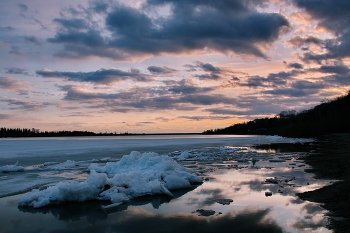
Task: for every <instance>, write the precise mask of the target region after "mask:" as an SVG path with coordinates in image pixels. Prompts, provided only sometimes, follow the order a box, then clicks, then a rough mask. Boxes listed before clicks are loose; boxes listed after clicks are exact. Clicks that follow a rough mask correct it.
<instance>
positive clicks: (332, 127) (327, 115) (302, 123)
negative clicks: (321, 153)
mask: <svg viewBox="0 0 350 233" xmlns="http://www.w3.org/2000/svg"><path fill="white" fill-rule="evenodd" d="M346 132H350V92H349V93H348V94H347V95H345V96H340V97H338V98H336V99H335V100H332V101H326V102H324V103H322V104H320V105H317V106H315V107H314V108H312V109H309V110H302V111H299V112H296V111H295V110H292V111H282V112H281V113H280V114H278V115H277V116H274V117H266V118H260V119H255V120H252V121H248V122H244V123H240V124H235V125H232V126H229V127H227V128H222V129H210V130H207V131H204V132H203V133H204V134H266V135H280V136H285V137H315V136H319V135H322V134H327V133H346Z"/></svg>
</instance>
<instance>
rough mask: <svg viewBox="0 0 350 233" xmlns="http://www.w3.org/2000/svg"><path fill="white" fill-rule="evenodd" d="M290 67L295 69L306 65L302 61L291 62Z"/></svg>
mask: <svg viewBox="0 0 350 233" xmlns="http://www.w3.org/2000/svg"><path fill="white" fill-rule="evenodd" d="M288 67H290V68H294V69H303V68H304V66H303V65H302V64H300V63H289V64H288Z"/></svg>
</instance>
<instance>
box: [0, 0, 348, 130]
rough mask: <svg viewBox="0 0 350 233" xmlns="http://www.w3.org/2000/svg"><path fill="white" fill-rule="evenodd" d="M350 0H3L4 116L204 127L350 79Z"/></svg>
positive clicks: (327, 94)
mask: <svg viewBox="0 0 350 233" xmlns="http://www.w3.org/2000/svg"><path fill="white" fill-rule="evenodd" d="M349 15H350V1H344V0H332V1H330V0H215V1H212V0H128V1H125V0H123V1H122V0H121V1H111V0H91V1H87V0H51V1H40V0H25V1H24V0H23V1H14V0H2V1H0V127H7V128H35V129H39V130H41V131H56V130H87V131H93V132H97V133H98V132H113V133H114V132H116V133H124V132H129V133H197V132H202V131H204V130H208V129H214V128H223V127H228V126H230V125H232V124H235V123H240V122H244V121H248V120H253V119H256V118H264V117H270V116H275V115H278V114H279V113H280V112H281V111H288V110H296V111H301V110H305V109H310V108H312V107H313V106H315V105H318V104H320V103H322V102H324V101H328V100H332V99H334V98H335V97H337V96H340V95H344V94H346V93H348V92H349V90H350V70H349V68H350V67H349V66H350V17H349Z"/></svg>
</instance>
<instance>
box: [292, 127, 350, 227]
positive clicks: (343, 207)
mask: <svg viewBox="0 0 350 233" xmlns="http://www.w3.org/2000/svg"><path fill="white" fill-rule="evenodd" d="M302 160H304V162H305V163H306V164H308V165H310V166H311V169H306V170H305V172H308V173H313V174H315V178H316V179H329V180H336V181H335V182H332V184H330V185H328V186H324V187H322V188H320V189H316V190H313V191H308V192H304V193H297V194H296V195H297V196H298V197H299V198H300V199H302V200H308V201H311V202H317V203H320V204H321V206H322V207H323V208H324V209H326V210H327V211H329V213H328V214H327V215H328V216H329V217H330V224H329V225H328V226H327V227H328V228H329V229H330V230H333V231H334V232H347V231H348V229H349V228H350V221H349V220H350V201H349V200H350V134H348V133H343V134H330V135H324V136H321V137H319V138H318V140H317V141H316V142H315V148H314V151H313V153H311V154H310V155H309V156H306V157H304V158H302Z"/></svg>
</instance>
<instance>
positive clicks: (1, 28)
mask: <svg viewBox="0 0 350 233" xmlns="http://www.w3.org/2000/svg"><path fill="white" fill-rule="evenodd" d="M12 30H14V28H13V27H10V26H7V27H1V26H0V31H3V32H4V31H5V32H6V31H12Z"/></svg>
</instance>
